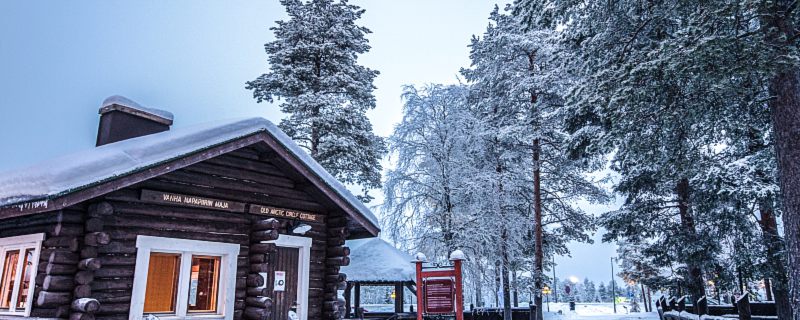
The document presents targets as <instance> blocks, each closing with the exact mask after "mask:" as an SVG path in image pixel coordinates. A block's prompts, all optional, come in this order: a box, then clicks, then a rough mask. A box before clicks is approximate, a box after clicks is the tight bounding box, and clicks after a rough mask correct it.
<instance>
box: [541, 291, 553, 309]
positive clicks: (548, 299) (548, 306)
mask: <svg viewBox="0 0 800 320" xmlns="http://www.w3.org/2000/svg"><path fill="white" fill-rule="evenodd" d="M551 292H552V291H550V288H549V287H547V286H544V288H542V293H543V294H545V295H546V297H547V312H550V293H551Z"/></svg>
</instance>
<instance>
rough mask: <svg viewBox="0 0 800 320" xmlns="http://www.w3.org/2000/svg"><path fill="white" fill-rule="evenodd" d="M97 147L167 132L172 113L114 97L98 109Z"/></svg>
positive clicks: (170, 123) (105, 101)
mask: <svg viewBox="0 0 800 320" xmlns="http://www.w3.org/2000/svg"><path fill="white" fill-rule="evenodd" d="M99 113H100V126H99V128H98V129H97V144H96V145H97V146H102V145H104V144H109V143H114V142H117V141H121V140H126V139H130V138H136V137H141V136H146V135H148V134H153V133H159V132H163V131H167V130H169V127H170V126H171V125H172V119H173V116H172V113H170V112H167V111H164V110H158V109H153V108H146V107H142V106H141V105H139V104H138V103H136V102H135V101H133V100H131V99H128V98H125V97H123V96H119V95H115V96H110V97H108V98H106V99H105V100H104V101H103V105H102V106H101V107H100V111H99Z"/></svg>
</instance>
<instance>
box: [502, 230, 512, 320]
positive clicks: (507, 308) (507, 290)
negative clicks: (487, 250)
mask: <svg viewBox="0 0 800 320" xmlns="http://www.w3.org/2000/svg"><path fill="white" fill-rule="evenodd" d="M501 238H502V241H503V243H502V248H501V250H502V251H503V252H502V255H503V262H502V264H501V273H502V276H503V284H502V285H503V320H511V286H510V281H509V279H508V231H506V229H505V228H503V231H502V237H501Z"/></svg>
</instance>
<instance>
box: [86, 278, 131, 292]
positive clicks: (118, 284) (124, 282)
mask: <svg viewBox="0 0 800 320" xmlns="http://www.w3.org/2000/svg"><path fill="white" fill-rule="evenodd" d="M90 285H91V286H92V291H108V290H129V289H132V288H133V279H114V280H100V279H95V280H94V281H92V283H91V284H90Z"/></svg>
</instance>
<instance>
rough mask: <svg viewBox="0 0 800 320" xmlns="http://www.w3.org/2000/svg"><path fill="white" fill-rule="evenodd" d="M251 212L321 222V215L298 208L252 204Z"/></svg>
mask: <svg viewBox="0 0 800 320" xmlns="http://www.w3.org/2000/svg"><path fill="white" fill-rule="evenodd" d="M250 213H252V214H263V215H268V216H272V217H277V218H287V219H295V220H303V221H309V222H321V221H320V220H321V219H320V217H319V216H318V215H316V214H313V213H308V212H302V211H297V210H289V209H283V208H275V207H268V206H262V205H256V204H252V205H250Z"/></svg>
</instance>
